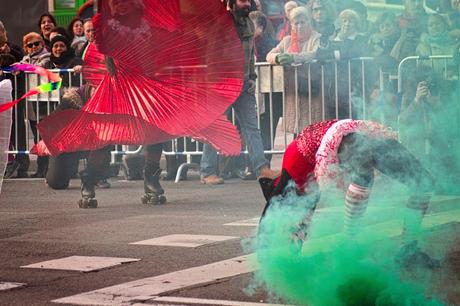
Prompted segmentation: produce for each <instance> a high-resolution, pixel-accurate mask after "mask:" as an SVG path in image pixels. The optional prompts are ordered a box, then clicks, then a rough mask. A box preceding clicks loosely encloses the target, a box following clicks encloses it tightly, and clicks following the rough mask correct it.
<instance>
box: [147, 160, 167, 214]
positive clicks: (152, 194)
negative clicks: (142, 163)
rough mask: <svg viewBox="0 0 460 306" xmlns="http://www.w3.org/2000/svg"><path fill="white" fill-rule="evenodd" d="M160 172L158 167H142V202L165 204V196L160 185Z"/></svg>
mask: <svg viewBox="0 0 460 306" xmlns="http://www.w3.org/2000/svg"><path fill="white" fill-rule="evenodd" d="M160 173H161V169H160V168H159V167H145V169H144V192H145V194H144V195H143V196H142V197H141V201H142V204H146V205H156V204H165V203H166V197H165V195H164V190H163V188H162V187H161V185H160Z"/></svg>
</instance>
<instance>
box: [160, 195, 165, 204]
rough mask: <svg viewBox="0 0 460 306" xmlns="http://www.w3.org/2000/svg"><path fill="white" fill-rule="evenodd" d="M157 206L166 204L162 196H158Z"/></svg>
mask: <svg viewBox="0 0 460 306" xmlns="http://www.w3.org/2000/svg"><path fill="white" fill-rule="evenodd" d="M158 204H166V197H165V196H164V195H160V196H158Z"/></svg>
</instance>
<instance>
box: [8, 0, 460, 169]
mask: <svg viewBox="0 0 460 306" xmlns="http://www.w3.org/2000/svg"><path fill="white" fill-rule="evenodd" d="M251 2H252V4H253V6H252V10H253V11H252V12H251V14H250V17H251V20H252V21H253V22H254V25H255V34H254V39H255V40H254V41H255V57H256V61H257V62H269V63H271V64H274V65H283V66H284V69H285V75H284V77H285V82H284V86H285V92H284V95H283V94H281V93H273V94H272V95H271V98H270V97H269V95H268V94H265V95H261V96H260V99H262V107H261V108H262V110H263V111H262V112H260V127H261V132H262V138H263V142H264V148H265V149H266V150H269V149H270V148H271V147H272V145H273V141H274V138H273V137H274V135H275V129H276V126H277V123H278V121H279V119H280V118H281V116H282V114H283V110H284V118H283V119H284V121H285V124H286V126H285V127H286V132H290V133H293V134H294V135H295V134H296V133H298V132H299V131H301V130H302V128H303V127H304V126H305V125H306V124H309V123H312V122H316V121H320V120H323V119H329V118H348V117H354V118H363V117H364V116H367V117H370V118H371V119H374V120H379V121H382V122H383V123H385V124H387V125H390V126H392V127H395V128H400V127H401V126H400V125H401V123H409V122H412V121H413V120H414V118H417V124H418V125H419V126H424V125H426V126H430V127H431V126H432V122H431V121H432V120H431V119H430V116H426V114H425V115H424V116H423V117H420V116H418V115H417V111H415V109H416V107H414V105H412V104H413V103H414V101H416V102H418V101H419V100H426V101H431V100H436V99H438V100H439V99H441V100H442V98H443V97H442V95H443V93H445V92H448V94H446V96H447V95H450V96H452V89H446V90H445V91H443V90H440V89H439V86H437V87H438V88H434V85H433V84H441V83H442V82H441V79H442V80H455V79H457V80H458V73H459V69H458V55H459V53H460V50H459V48H460V1H459V0H450V2H448V0H444V1H439V2H440V3H441V2H442V5H438V6H435V7H436V9H435V10H433V9H428V10H427V8H426V6H424V2H423V1H420V0H403V6H404V9H403V11H402V12H401V13H400V14H395V13H392V12H389V11H385V10H383V11H382V12H381V13H380V14H379V15H378V16H376V18H374V21H370V20H369V17H368V14H367V8H366V6H365V5H364V4H363V3H362V2H360V1H356V0H346V1H332V0H310V1H308V2H307V1H286V2H285V7H284V8H285V16H284V18H283V20H281V22H276V24H272V20H271V19H270V18H268V17H267V16H265V15H264V13H263V9H264V8H263V2H261V1H256V0H251ZM92 42H94V27H93V24H92V22H91V20H90V19H89V20H82V19H80V18H78V17H76V18H74V19H73V20H72V21H71V22H70V23H69V24H68V25H67V28H66V29H65V28H63V27H59V26H58V24H57V22H56V19H55V18H54V17H53V15H51V14H49V13H45V14H43V15H42V16H40V18H39V19H38V27H37V32H30V33H26V34H25V35H24V36H23V41H22V48H20V47H18V46H17V45H15V44H14V43H12V42H10V41H8V39H7V32H6V29H5V28H4V27H3V24H1V23H0V44H1V45H0V54H9V55H11V56H12V57H14V59H15V62H23V63H31V64H34V65H39V66H42V67H46V68H50V69H54V68H70V69H74V71H75V73H76V74H78V73H79V72H80V71H81V65H82V58H83V56H84V54H85V49H86V48H87V46H88V44H90V43H92ZM417 55H418V56H421V57H423V58H426V57H428V56H431V55H441V56H449V55H451V56H453V58H452V59H450V60H448V61H443V62H441V61H429V60H422V61H419V62H417V65H416V67H415V65H414V66H411V67H409V66H408V67H409V68H407V70H405V71H403V72H405V73H406V75H414V74H416V73H418V72H417V71H422V70H423V71H424V74H423V76H424V78H422V79H420V78H417V81H415V79H414V78H410V77H407V79H410V81H404V82H402V85H403V86H402V88H403V90H402V91H400V92H398V90H397V88H396V86H395V84H392V83H391V82H388V83H385V86H382V78H381V77H382V75H389V76H392V75H393V76H394V75H396V74H397V68H398V64H399V63H400V62H401V61H402V60H403V59H404V58H406V57H408V56H417ZM360 57H372V58H373V60H372V61H371V62H369V64H368V63H367V62H366V68H365V69H362V67H361V63H357V64H349V61H350V60H351V59H356V58H360ZM456 59H457V60H456ZM303 64H308V65H303ZM296 65H299V66H296ZM306 67H308V68H309V69H307V68H306ZM294 70H297V71H296V74H295V75H296V78H297V79H298V83H297V84H295V82H294ZM379 71H381V72H382V73H383V74H379V73H378V72H379ZM420 75H422V74H419V76H420ZM2 77H6V76H2ZM79 77H80V76H78V75H75V74H74V75H68V74H65V75H64V74H63V86H64V87H71V86H77V85H76V84H78V82H79V81H78V80H79ZM364 79H365V81H366V85H363V80H364ZM389 79H391V77H389V78H388V79H387V80H389ZM16 81H17V82H18V83H21V82H22V84H23V82H24V77H21V76H18V77H17V78H16ZM447 87H448V86H447ZM447 87H446V88H447ZM15 88H17V89H18V92H16V93H15V94H14V95H15V96H20V95H21V94H22V93H23V90H22V89H21V86H16V87H15ZM295 90H297V92H295ZM435 96H436V97H439V98H433V97H435ZM420 97H425V98H423V99H422V98H420ZM283 98H284V99H283ZM260 99H259V100H260ZM363 99H364V100H366V105H364V103H363ZM441 104H442V103H441ZM417 105H418V104H417ZM433 105H438V104H436V103H435V104H433ZM444 105H446V104H444ZM259 106H260V105H259ZM283 106H284V108H283ZM442 107H443V106H441V108H442ZM457 107H458V105H457ZM259 108H260V107H259ZM433 108H434V109H436V106H433ZM424 111H426V109H424ZM15 112H16V114H15V115H14V118H16V119H18V120H19V121H23V120H21V118H26V119H27V120H29V122H30V126H31V128H32V131H33V133H34V140H35V141H38V140H39V139H38V135H37V133H36V121H37V120H38V119H40V116H43V115H45V114H42V113H40V111H38V114H37V109H35V108H34V106H33V105H32V104H31V105H30V106H28V108H27V109H25V107H24V106H21V104H19V105H18V107H16V109H15ZM433 112H434V111H433ZM26 114H27V117H25V116H26ZM420 118H422V119H420ZM400 119H401V120H400ZM412 124H413V122H412ZM13 126H14V127H15V129H17V130H14V131H13V133H14V135H18V137H13V140H12V144H11V149H12V150H17V151H21V152H22V151H24V150H25V148H26V147H25V143H24V141H23V140H21V138H22V137H23V136H24V137H23V138H24V139H25V129H26V126H25V125H24V124H22V123H21V122H18V123H17V124H13ZM425 130H426V128H425ZM432 134H433V133H431V134H430V135H432ZM435 138H436V137H435ZM437 139H439V138H437ZM11 165H12V166H11V167H9V170H8V173H7V174H6V175H7V176H13V175H14V173H16V176H17V177H25V176H27V169H28V165H29V160H28V156H27V154H21V153H19V154H16V158H15V160H14V162H12V163H11ZM46 168H47V161H43V162H41V161H40V162H39V165H38V170H37V172H36V173H34V174H33V175H32V176H34V177H44V176H45V175H46ZM176 168H177V167H176ZM169 176H170V177H171V174H169Z"/></svg>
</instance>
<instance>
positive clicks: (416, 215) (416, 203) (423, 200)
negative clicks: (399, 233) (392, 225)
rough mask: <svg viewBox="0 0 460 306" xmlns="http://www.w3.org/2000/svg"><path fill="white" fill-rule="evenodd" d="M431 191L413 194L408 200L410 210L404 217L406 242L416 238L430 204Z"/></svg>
mask: <svg viewBox="0 0 460 306" xmlns="http://www.w3.org/2000/svg"><path fill="white" fill-rule="evenodd" d="M430 200H431V193H422V194H416V195H412V196H411V197H410V198H409V199H408V201H407V208H409V210H410V212H409V213H408V214H406V216H405V217H404V228H403V237H404V241H405V242H410V241H411V240H415V235H416V234H417V233H418V232H419V231H420V225H421V223H422V220H423V217H424V216H425V213H426V211H427V210H428V205H429V204H430Z"/></svg>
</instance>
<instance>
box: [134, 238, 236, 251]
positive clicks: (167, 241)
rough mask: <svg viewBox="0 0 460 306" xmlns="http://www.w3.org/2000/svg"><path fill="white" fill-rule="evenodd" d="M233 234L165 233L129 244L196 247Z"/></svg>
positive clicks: (221, 239) (223, 239)
mask: <svg viewBox="0 0 460 306" xmlns="http://www.w3.org/2000/svg"><path fill="white" fill-rule="evenodd" d="M237 238H239V237H234V236H216V235H167V236H162V237H157V238H153V239H148V240H142V241H138V242H132V243H130V244H140V245H161V246H175V247H186V248H196V247H199V246H202V245H206V244H212V243H216V242H221V241H225V240H231V239H237Z"/></svg>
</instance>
